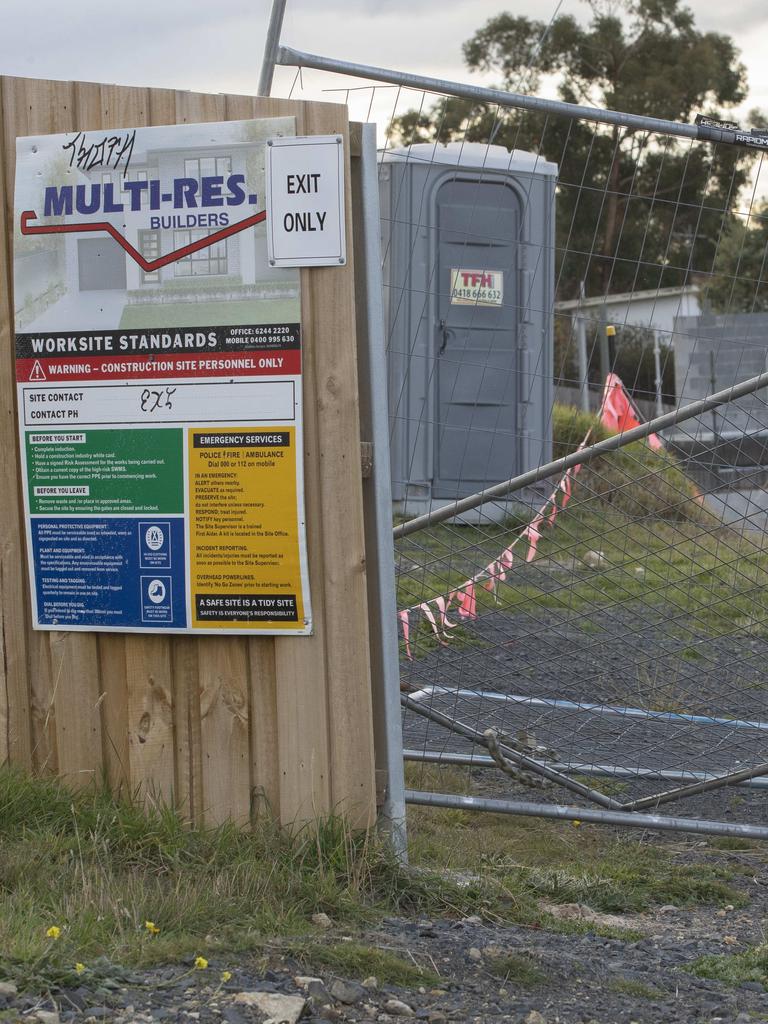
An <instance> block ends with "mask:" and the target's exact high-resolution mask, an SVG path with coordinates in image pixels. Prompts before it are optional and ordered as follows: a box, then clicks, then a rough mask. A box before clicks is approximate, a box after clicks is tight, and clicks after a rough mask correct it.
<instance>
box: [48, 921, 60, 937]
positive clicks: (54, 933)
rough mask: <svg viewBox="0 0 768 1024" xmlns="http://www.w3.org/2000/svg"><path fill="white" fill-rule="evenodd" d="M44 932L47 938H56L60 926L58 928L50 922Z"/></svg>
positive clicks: (58, 934)
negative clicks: (49, 925)
mask: <svg viewBox="0 0 768 1024" xmlns="http://www.w3.org/2000/svg"><path fill="white" fill-rule="evenodd" d="M45 934H46V935H47V936H48V938H49V939H58V937H59V936H60V935H61V928H59V927H58V926H57V925H55V924H52V925H51V927H50V928H49V929H48V931H47V932H46V933H45Z"/></svg>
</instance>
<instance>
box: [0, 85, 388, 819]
mask: <svg viewBox="0 0 768 1024" xmlns="http://www.w3.org/2000/svg"><path fill="white" fill-rule="evenodd" d="M0 100H2V119H3V120H2V133H1V135H0V140H1V141H0V189H1V190H2V194H3V197H4V203H3V205H2V208H0V230H1V231H2V232H3V236H4V240H5V244H4V245H3V247H2V249H0V281H2V282H3V283H6V282H7V283H8V287H7V288H6V289H5V295H4V296H3V297H2V298H0V303H1V305H0V345H1V346H2V347H1V348H0V352H1V353H2V357H1V359H0V397H1V398H2V412H3V416H2V421H1V423H0V430H2V435H1V439H2V441H3V442H4V443H5V448H4V450H5V451H6V452H17V450H18V442H17V425H16V418H15V383H14V376H13V373H14V370H13V345H12V339H13V303H12V301H11V298H10V295H11V292H10V283H11V277H12V275H11V259H12V230H11V225H12V224H13V216H14V214H13V178H14V163H15V138H16V137H17V136H20V135H27V134H35V133H41V134H42V133H48V132H63V131H71V130H93V129H99V128H102V129H110V128H127V127H133V126H142V125H151V124H173V123H198V122H204V121H220V120H234V119H238V120H239V119H247V118H251V117H270V116H286V115H288V116H293V117H294V118H295V119H296V131H297V133H298V134H331V133H337V134H340V135H342V136H343V137H344V139H345V141H346V144H347V155H348V153H349V137H348V125H347V118H346V110H345V108H343V107H339V106H335V105H331V104H309V103H300V102H291V101H288V100H275V99H263V98H254V97H250V96H209V95H203V94H197V93H190V92H174V91H173V90H169V89H154V90H153V89H136V88H124V87H119V86H103V85H102V86H100V85H94V84H86V83H66V82H38V81H34V80H27V79H10V78H4V79H0ZM347 222H348V224H351V216H350V209H349V202H348V209H347ZM352 251H353V246H352V244H351V239H350V240H348V252H349V253H350V259H349V263H348V265H347V266H345V267H339V268H322V269H313V270H302V271H301V278H302V327H303V337H304V349H303V352H304V394H305V397H304V470H305V495H306V500H305V508H306V516H307V543H308V553H309V575H310V588H311V595H312V606H313V616H314V621H315V633H314V635H313V636H312V637H277V638H273V637H253V638H248V637H239V636H221V637H210V636H207V637H199V638H197V637H191V636H170V637H166V636H144V635H118V634H113V635H110V634H106V633H100V634H89V633H79V632H68V633H47V632H42V631H41V632H35V631H32V630H31V628H30V621H29V620H30V615H29V597H28V593H27V586H28V581H27V579H26V570H25V568H24V558H25V556H24V550H23V543H24V542H23V531H22V530H21V524H22V519H21V511H20V509H21V499H20V494H21V490H20V477H19V465H18V458H14V459H10V458H6V459H5V460H4V461H3V464H2V466H0V474H2V475H1V476H0V488H2V491H1V492H0V555H1V556H2V561H1V562H0V570H1V571H0V611H1V612H2V626H3V628H2V631H0V763H2V761H4V760H10V761H13V762H16V763H19V764H21V765H23V766H25V767H27V768H34V769H35V770H37V771H51V772H57V773H59V774H64V775H66V776H67V778H70V779H74V780H76V781H81V780H86V779H90V778H93V777H94V776H95V775H97V774H98V773H99V772H100V771H101V770H103V771H104V772H105V773H106V776H107V778H108V779H109V781H110V783H111V784H112V785H113V786H114V787H116V788H119V787H122V788H123V789H124V790H125V791H128V792H131V793H133V792H141V793H143V794H144V795H145V796H147V797H150V798H156V799H158V800H163V801H166V800H173V802H174V803H175V804H176V806H177V807H179V808H181V809H182V810H183V812H184V813H185V814H188V815H189V816H190V817H191V818H193V819H194V820H197V821H199V822H203V821H205V822H208V823H214V822H219V821H224V820H234V821H237V822H240V823H242V822H245V821H247V820H248V817H249V815H251V814H252V813H254V812H261V811H264V810H265V809H268V811H269V813H271V814H273V815H274V816H275V817H277V818H278V820H280V821H281V822H282V823H284V824H286V825H300V824H302V823H303V822H305V821H307V820H310V819H312V818H314V817H316V816H318V815H323V814H327V813H328V812H330V811H332V810H335V811H340V812H344V813H345V814H346V815H347V816H348V817H349V818H350V820H351V821H353V822H354V823H355V824H358V825H368V824H369V823H370V822H371V821H372V820H373V818H374V815H375V787H374V771H373V728H372V722H371V693H370V665H369V657H370V656H369V650H368V616H367V602H366V588H365V544H364V530H363V512H362V482H361V475H360V444H359V441H360V436H359V415H358V405H357V391H358V385H357V367H356V350H355V305H354V284H353V274H354V270H353V265H352V258H351V254H352ZM6 695H7V696H6Z"/></svg>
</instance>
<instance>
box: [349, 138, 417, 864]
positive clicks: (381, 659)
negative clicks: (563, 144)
mask: <svg viewBox="0 0 768 1024" xmlns="http://www.w3.org/2000/svg"><path fill="white" fill-rule="evenodd" d="M360 128H361V136H360V143H361V145H360V158H359V160H356V161H354V163H355V164H357V165H358V170H357V174H356V184H357V188H356V189H355V195H354V198H353V206H354V217H355V236H356V253H357V254H358V259H357V261H356V281H355V290H356V293H357V305H358V336H359V337H360V338H361V339H363V340H362V343H361V345H360V349H359V363H360V365H359V375H360V383H361V388H360V392H361V394H360V419H361V426H362V429H363V436H364V437H368V438H370V439H371V441H372V442H373V465H372V470H371V476H370V478H369V479H368V480H367V481H366V482H365V483H366V486H365V487H364V494H363V501H364V503H365V520H366V548H367V550H368V552H369V557H368V575H369V607H370V608H371V609H375V612H374V616H375V617H374V620H373V621H372V623H371V627H372V628H371V661H372V665H371V670H372V680H373V687H374V692H373V706H374V731H375V738H376V766H377V769H378V770H381V771H382V772H383V773H384V775H385V777H386V782H385V791H384V799H383V802H382V804H381V810H380V814H381V826H382V829H383V830H384V831H385V832H386V833H387V834H388V835H389V837H390V841H391V843H392V847H393V849H394V851H395V853H396V855H397V856H398V857H399V858H400V859H401V860H405V859H406V835H405V780H404V771H403V735H402V722H401V713H400V660H399V659H400V655H399V641H398V635H397V600H396V589H395V551H394V541H393V537H392V482H391V477H390V458H389V408H388V400H387V358H386V340H385V337H384V307H383V283H382V274H381V224H380V219H379V182H378V163H377V155H376V126H375V125H373V124H363V125H361V126H360ZM354 174H355V171H354V170H353V175H354ZM360 257H362V259H360ZM361 264H362V266H361Z"/></svg>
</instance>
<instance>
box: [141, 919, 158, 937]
mask: <svg viewBox="0 0 768 1024" xmlns="http://www.w3.org/2000/svg"><path fill="white" fill-rule="evenodd" d="M144 927H145V928H146V929H147V931H148V932H149V934H150V935H159V934H160V929H159V928H158V927H157V925H156V924H155V922H154V921H145V922H144Z"/></svg>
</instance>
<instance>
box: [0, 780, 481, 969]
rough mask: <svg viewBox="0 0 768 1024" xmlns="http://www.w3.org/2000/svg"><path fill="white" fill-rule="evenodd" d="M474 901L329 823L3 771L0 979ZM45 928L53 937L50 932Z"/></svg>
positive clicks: (256, 942) (139, 960) (210, 948)
mask: <svg viewBox="0 0 768 1024" xmlns="http://www.w3.org/2000/svg"><path fill="white" fill-rule="evenodd" d="M479 899H480V886H479V885H478V886H469V887H467V888H460V887H459V886H456V885H452V884H451V883H450V882H449V881H446V882H442V881H441V880H440V879H438V878H436V877H432V876H430V875H427V874H414V873H411V872H409V871H407V870H405V869H403V868H402V867H401V866H399V865H398V864H397V862H396V861H395V860H394V857H393V856H392V855H391V854H390V852H389V851H388V849H387V847H385V846H384V845H383V843H382V842H380V841H379V840H378V839H377V838H376V837H375V836H365V835H364V834H358V833H352V832H351V831H350V830H349V829H348V828H347V827H346V826H345V825H344V823H343V822H342V821H340V820H339V819H335V818H333V819H329V820H327V821H325V822H322V823H321V824H320V825H319V826H318V828H317V829H312V830H309V829H307V830H304V831H302V832H300V833H299V834H297V835H295V836H290V835H288V834H287V833H285V832H281V831H280V830H278V828H277V827H276V826H275V825H273V824H272V823H271V822H269V821H266V820H265V821H258V822H256V823H255V825H254V827H253V828H252V829H251V830H246V829H240V828H237V827H235V826H234V825H222V826H219V827H217V828H212V829H205V830H203V829H195V828H192V827H189V826H188V825H187V824H186V823H185V822H184V821H183V820H182V819H181V818H180V817H179V816H177V815H176V814H174V813H172V812H171V811H169V810H167V809H163V808H147V809H142V808H140V807H139V806H138V805H136V804H135V803H133V802H131V801H128V800H122V801H120V800H115V799H113V798H112V797H111V796H110V795H109V793H108V792H106V791H105V790H96V789H86V790H82V791H80V792H76V793H73V792H72V791H70V790H67V789H66V788H65V787H64V786H62V785H60V784H59V783H57V782H56V781H55V780H42V779H38V780H31V779H29V778H26V777H24V776H22V775H20V774H18V773H16V772H14V771H11V770H8V769H0V975H3V974H5V973H11V974H13V975H17V976H19V977H20V978H21V980H22V981H24V979H25V978H26V979H27V981H30V978H31V977H32V975H34V974H35V971H37V973H38V974H39V969H38V968H35V969H34V971H32V975H30V969H31V966H30V965H34V964H38V967H39V968H40V965H42V967H44V969H45V971H46V972H47V976H48V977H49V978H50V979H51V980H52V983H54V982H55V978H56V977H57V972H60V971H61V970H65V969H66V970H71V966H72V965H73V964H74V963H75V962H77V961H80V962H82V963H85V964H90V963H92V962H93V961H94V960H96V958H98V957H106V958H107V959H108V960H109V961H111V962H114V963H122V964H128V965H148V964H152V963H158V962H168V961H177V960H178V959H179V958H181V957H185V956H190V955H194V954H196V953H204V954H205V955H206V956H207V955H209V954H210V953H215V952H217V951H224V950H245V949H260V948H263V946H264V944H265V941H266V940H267V939H270V938H272V937H275V936H287V935H294V936H301V935H306V934H308V933H312V932H313V927H312V925H311V923H310V922H311V916H312V914H314V913H317V912H320V911H324V912H325V913H327V914H329V915H330V916H331V918H332V919H333V920H334V921H338V922H339V923H340V924H344V925H345V926H348V925H349V924H350V923H351V924H355V923H365V922H368V921H371V920H375V919H376V918H377V917H378V916H380V915H381V914H382V913H393V912H394V913H396V912H403V911H404V912H407V911H411V910H413V911H418V912H426V913H433V914H434V913H440V912H442V911H445V910H446V909H448V910H451V911H455V912H457V913H460V914H467V913H472V912H473V910H474V908H475V906H476V905H477V902H478V900H479ZM145 921H152V922H154V923H155V925H156V926H157V927H158V928H159V929H160V931H159V934H157V935H150V933H149V931H148V930H147V929H146V927H145ZM52 925H55V926H57V927H58V928H60V929H61V936H60V938H59V939H57V940H51V939H50V938H48V937H46V930H47V929H48V928H50V927H51V926H52ZM40 969H42V968H40ZM30 983H31V981H30Z"/></svg>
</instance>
